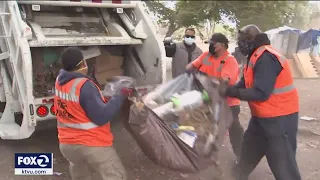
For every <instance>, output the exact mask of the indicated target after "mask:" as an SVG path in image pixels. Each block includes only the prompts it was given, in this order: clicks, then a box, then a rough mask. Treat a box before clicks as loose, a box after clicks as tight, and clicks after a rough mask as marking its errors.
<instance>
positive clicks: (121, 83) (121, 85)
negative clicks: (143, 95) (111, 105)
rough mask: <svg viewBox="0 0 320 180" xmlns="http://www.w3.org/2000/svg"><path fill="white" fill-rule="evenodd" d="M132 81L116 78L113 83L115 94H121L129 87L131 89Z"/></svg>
mask: <svg viewBox="0 0 320 180" xmlns="http://www.w3.org/2000/svg"><path fill="white" fill-rule="evenodd" d="M133 84H134V82H133V81H131V80H118V81H117V82H115V83H114V89H115V91H116V94H122V93H123V92H126V91H127V90H129V89H133Z"/></svg>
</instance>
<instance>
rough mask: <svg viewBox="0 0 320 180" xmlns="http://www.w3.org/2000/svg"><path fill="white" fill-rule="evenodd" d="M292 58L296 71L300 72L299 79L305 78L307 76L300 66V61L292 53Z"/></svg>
mask: <svg viewBox="0 0 320 180" xmlns="http://www.w3.org/2000/svg"><path fill="white" fill-rule="evenodd" d="M292 56H293V60H294V62H295V65H296V67H297V69H298V70H299V71H300V72H301V77H302V78H307V77H308V76H307V74H306V72H305V70H304V69H303V66H302V64H301V62H300V59H299V57H298V56H297V54H296V53H294V54H292Z"/></svg>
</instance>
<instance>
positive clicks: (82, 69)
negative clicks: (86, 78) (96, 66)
mask: <svg viewBox="0 0 320 180" xmlns="http://www.w3.org/2000/svg"><path fill="white" fill-rule="evenodd" d="M77 72H78V73H81V74H84V75H87V74H88V66H86V67H83V68H81V69H78V70H77Z"/></svg>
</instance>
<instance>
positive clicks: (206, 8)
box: [187, 1, 310, 31]
mask: <svg viewBox="0 0 320 180" xmlns="http://www.w3.org/2000/svg"><path fill="white" fill-rule="evenodd" d="M188 2H189V4H192V7H193V9H197V10H198V11H197V13H196V14H203V13H204V14H205V15H204V17H206V18H207V19H210V17H212V18H213V19H215V20H217V21H220V22H221V16H225V17H228V19H229V21H232V22H235V23H236V24H237V27H242V26H245V25H248V24H255V25H257V26H258V27H259V28H260V29H261V30H262V31H266V30H269V29H272V28H276V27H279V26H282V25H292V26H294V27H297V28H300V26H301V25H302V24H305V23H307V21H308V19H309V16H310V13H309V9H308V8H306V7H308V6H310V4H309V2H308V1H202V3H199V2H196V3H195V2H193V3H192V2H191V1H188ZM187 4H188V3H187ZM202 17H203V15H202ZM198 20H199V19H198Z"/></svg>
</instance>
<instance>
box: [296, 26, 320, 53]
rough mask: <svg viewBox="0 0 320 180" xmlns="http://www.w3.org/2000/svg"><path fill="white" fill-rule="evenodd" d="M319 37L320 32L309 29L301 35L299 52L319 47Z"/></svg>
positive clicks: (298, 46) (298, 45)
mask: <svg viewBox="0 0 320 180" xmlns="http://www.w3.org/2000/svg"><path fill="white" fill-rule="evenodd" d="M318 37H320V30H315V29H309V30H308V31H306V32H304V33H301V34H300V35H299V38H298V44H297V51H299V50H302V49H308V48H311V47H313V46H317V45H318V41H317V39H318Z"/></svg>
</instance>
